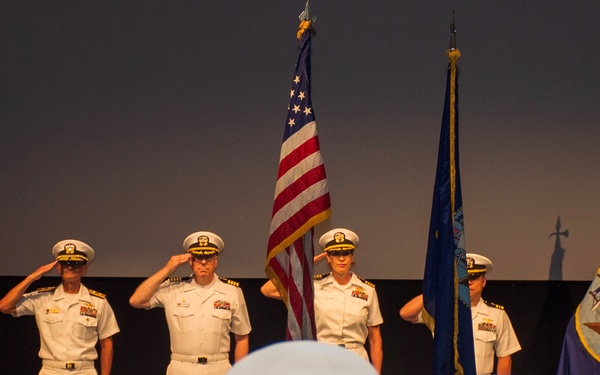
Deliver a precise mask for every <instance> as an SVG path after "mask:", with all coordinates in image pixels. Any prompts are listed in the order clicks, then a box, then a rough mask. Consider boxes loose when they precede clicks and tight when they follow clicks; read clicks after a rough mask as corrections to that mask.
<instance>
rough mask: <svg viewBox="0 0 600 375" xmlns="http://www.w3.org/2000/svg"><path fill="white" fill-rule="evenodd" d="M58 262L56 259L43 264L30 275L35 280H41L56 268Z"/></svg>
mask: <svg viewBox="0 0 600 375" xmlns="http://www.w3.org/2000/svg"><path fill="white" fill-rule="evenodd" d="M57 264H58V261H57V260H55V261H54V262H52V263H48V264H44V265H43V266H41V267H40V268H38V269H37V270H35V271H33V272H32V273H31V275H30V277H31V279H32V280H34V281H35V280H39V279H40V278H41V277H42V276H44V275H45V274H47V273H48V272H50V271H52V269H54V268H56V265H57Z"/></svg>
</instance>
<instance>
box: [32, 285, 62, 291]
mask: <svg viewBox="0 0 600 375" xmlns="http://www.w3.org/2000/svg"><path fill="white" fill-rule="evenodd" d="M56 288H58V287H57V286H48V287H45V288H38V289H36V290H35V291H36V292H38V293H46V292H52V291H54V290H56Z"/></svg>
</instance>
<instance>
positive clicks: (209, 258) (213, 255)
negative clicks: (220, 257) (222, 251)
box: [194, 254, 217, 262]
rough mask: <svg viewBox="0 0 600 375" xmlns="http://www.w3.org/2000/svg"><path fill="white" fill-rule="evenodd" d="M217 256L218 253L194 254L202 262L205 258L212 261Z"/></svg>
mask: <svg viewBox="0 0 600 375" xmlns="http://www.w3.org/2000/svg"><path fill="white" fill-rule="evenodd" d="M216 257H217V254H210V255H205V254H194V259H196V260H197V261H199V262H201V261H203V260H205V261H207V262H210V261H211V260H213V259H215V258H216Z"/></svg>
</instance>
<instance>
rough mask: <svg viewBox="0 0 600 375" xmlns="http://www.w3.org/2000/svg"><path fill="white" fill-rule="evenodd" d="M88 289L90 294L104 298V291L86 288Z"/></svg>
mask: <svg viewBox="0 0 600 375" xmlns="http://www.w3.org/2000/svg"><path fill="white" fill-rule="evenodd" d="M88 291H89V292H90V294H91V295H92V296H96V297H98V298H102V299H106V294H104V293H100V292H96V291H95V290H91V289H88Z"/></svg>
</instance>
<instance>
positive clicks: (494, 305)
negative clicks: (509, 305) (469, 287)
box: [483, 300, 504, 310]
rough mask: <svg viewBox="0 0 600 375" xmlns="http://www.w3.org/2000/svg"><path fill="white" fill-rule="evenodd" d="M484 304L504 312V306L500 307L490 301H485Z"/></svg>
mask: <svg viewBox="0 0 600 375" xmlns="http://www.w3.org/2000/svg"><path fill="white" fill-rule="evenodd" d="M483 303H485V304H486V305H488V306H490V307H495V308H497V309H500V310H504V306H502V305H498V304H497V303H494V302H488V301H486V300H483Z"/></svg>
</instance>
